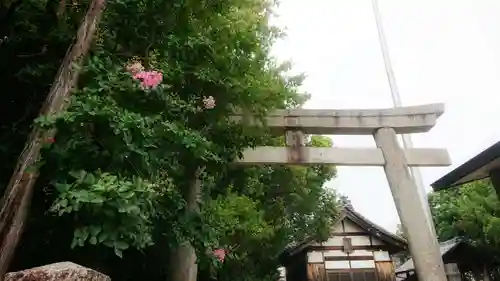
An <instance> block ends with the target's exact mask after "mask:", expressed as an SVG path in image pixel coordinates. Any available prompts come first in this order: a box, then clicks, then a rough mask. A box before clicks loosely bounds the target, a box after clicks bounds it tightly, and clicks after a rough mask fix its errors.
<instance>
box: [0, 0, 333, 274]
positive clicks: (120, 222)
mask: <svg viewBox="0 0 500 281" xmlns="http://www.w3.org/2000/svg"><path fill="white" fill-rule="evenodd" d="M50 3H52V1H45V2H44V1H34V0H24V1H23V5H21V6H20V7H19V8H18V9H17V10H16V13H15V14H14V15H13V17H12V19H13V20H12V21H11V22H10V23H9V25H8V26H7V27H5V30H6V34H8V37H9V38H11V40H10V41H8V42H7V43H6V45H5V46H4V45H2V48H5V50H8V52H3V51H2V52H0V61H1V62H2V63H5V64H6V65H12V68H9V72H8V75H6V76H2V77H0V79H2V80H1V81H2V82H4V85H9V87H10V88H16V89H17V90H18V91H16V92H15V93H12V95H11V96H9V97H8V98H6V99H7V101H8V102H9V103H8V104H12V102H11V100H16V99H18V98H20V97H22V98H23V100H22V101H18V103H19V104H20V106H19V108H21V109H23V110H24V109H25V108H26V110H27V112H28V114H26V115H25V116H24V115H23V114H19V115H17V116H12V117H11V121H10V122H9V123H8V124H9V125H8V126H5V127H2V133H1V139H2V140H6V141H10V142H9V143H8V145H5V144H4V143H2V145H4V146H3V147H2V149H1V151H2V159H11V160H12V159H13V158H14V157H13V156H12V154H14V153H13V152H12V151H16V150H15V149H13V148H16V145H17V142H19V139H22V137H23V136H24V137H25V136H26V135H25V133H24V132H26V131H27V129H26V128H29V126H30V125H31V122H30V121H31V119H32V118H33V117H34V116H35V115H36V113H33V109H32V108H37V107H36V106H33V104H32V103H36V102H39V101H40V100H42V98H40V95H41V94H40V92H44V91H45V90H46V89H47V86H48V85H47V82H46V81H47V77H46V76H47V75H49V74H50V77H53V75H54V74H55V70H57V68H58V67H59V63H60V59H61V58H62V57H63V56H64V52H65V50H66V48H67V46H68V42H70V41H71V38H72V36H73V35H74V25H75V22H78V21H79V20H80V19H81V17H82V11H84V10H85V9H84V8H85V7H86V4H88V3H87V2H86V1H81V2H72V3H71V4H69V3H68V5H66V9H67V10H66V13H65V16H64V17H63V18H62V19H60V20H56V21H50V20H49V19H51V16H52V14H50V13H44V11H45V10H46V9H47V7H50ZM272 5H273V3H271V2H268V1H265V0H231V1H229V2H228V1H224V2H221V1H201V2H200V1H187V2H186V1H166V0H139V1H138V0H124V1H115V2H111V3H109V6H108V8H107V13H106V15H105V17H104V18H103V24H102V26H101V28H100V29H99V32H98V35H99V36H98V40H97V42H96V47H95V48H93V49H92V54H91V56H90V58H89V59H88V60H86V63H85V65H84V67H83V68H82V76H81V78H80V80H79V83H78V86H77V91H76V92H75V95H74V98H73V99H72V102H71V104H72V106H71V107H70V108H69V109H68V110H67V111H65V112H63V113H61V114H54V115H47V116H41V117H40V118H38V119H37V122H36V126H38V128H40V129H41V130H52V129H57V130H58V135H57V136H56V137H55V139H50V140H47V142H46V143H45V144H44V148H43V154H42V156H43V157H42V161H41V162H40V163H38V165H39V166H40V167H41V177H40V179H39V182H38V184H37V187H36V188H35V200H34V204H33V206H32V209H33V212H32V214H33V215H32V216H31V217H30V218H29V221H28V230H27V233H26V235H25V236H24V238H23V243H22V245H21V251H20V253H19V254H18V256H17V258H16V264H15V267H21V266H22V267H27V266H32V265H36V264H39V263H48V262H54V261H60V260H62V259H65V260H67V259H71V260H74V261H76V262H80V263H82V264H84V265H89V266H91V267H93V268H96V269H99V270H102V271H104V272H106V273H109V274H110V275H112V276H113V277H115V279H118V280H136V279H138V278H143V279H148V280H164V279H165V278H166V276H167V275H169V274H168V271H170V272H172V266H171V267H170V268H169V264H171V260H170V261H169V258H170V255H169V254H168V253H169V252H170V251H173V250H175V249H177V248H178V247H179V246H180V245H181V244H183V243H189V244H190V245H192V246H194V248H195V250H196V252H197V258H198V263H199V266H200V270H202V271H203V272H204V273H207V274H203V275H202V276H200V278H201V279H203V278H205V277H213V278H215V277H218V278H219V280H226V279H227V280H229V279H231V280H257V279H258V280H271V279H273V278H274V275H275V274H276V267H277V262H276V259H275V258H276V256H277V254H278V253H279V251H281V249H282V248H283V247H284V246H285V245H287V244H288V243H290V242H293V241H298V240H301V239H303V238H304V237H310V236H312V235H314V236H317V237H319V238H323V239H324V238H325V236H326V234H327V233H328V229H329V223H331V221H332V220H333V219H334V216H335V214H336V206H337V201H336V195H335V193H334V192H332V191H329V190H326V189H323V188H322V185H323V184H324V183H325V182H326V181H328V180H330V179H332V178H333V177H334V176H335V169H334V168H333V167H329V166H324V165H323V166H322V165H319V166H313V167H247V168H242V167H240V168H235V167H234V166H232V165H230V163H231V162H232V161H233V160H234V159H235V158H236V157H237V156H239V155H240V153H241V151H242V150H243V149H245V148H247V147H252V146H255V145H261V144H276V145H279V144H281V145H282V144H283V138H280V137H276V136H272V135H271V134H269V133H268V132H266V130H262V129H255V128H252V127H248V126H246V124H245V123H241V124H240V123H233V122H232V121H231V120H230V118H229V116H230V115H231V114H232V113H233V112H234V110H235V109H238V110H244V111H247V112H249V113H254V114H256V115H260V116H263V115H265V113H266V112H268V111H269V110H272V109H276V108H286V107H296V106H299V105H300V104H301V103H302V102H303V101H304V99H305V97H306V96H305V95H302V94H299V91H298V87H299V86H300V83H301V79H300V78H301V77H294V76H291V75H289V74H288V72H287V70H288V69H287V68H286V67H285V66H286V65H285V66H283V65H280V64H278V63H277V62H276V61H275V60H274V59H273V58H272V57H270V48H271V45H272V43H273V42H274V40H275V39H276V38H277V37H278V36H279V35H280V31H279V30H277V29H275V28H274V27H272V26H270V25H269V24H268V17H269V15H270V12H271V11H270V8H271V7H272ZM33 23H39V24H40V26H41V27H40V28H39V29H38V30H37V29H36V28H35V27H33ZM42 27H44V28H42ZM2 28H4V27H3V26H2ZM40 46H42V47H43V46H46V47H45V49H44V48H42V50H41V51H40V50H38V49H37V48H40ZM44 50H45V51H44ZM26 53H28V54H30V56H29V57H23V56H22V55H25V54H26ZM31 55H34V56H31ZM27 81H29V83H28V82H27ZM44 93H45V92H44ZM14 94H15V95H14ZM33 97H37V98H36V99H35V98H33ZM27 105H29V106H27ZM4 106H5V105H4ZM23 106H24V107H23ZM30 108H31V109H30ZM21 112H23V111H21ZM13 115H15V114H13ZM26 116H27V117H26ZM19 120H22V121H23V122H21V123H19V122H17V121H19ZM20 124H21V125H23V126H21V129H22V130H19V127H20ZM2 126H3V125H2ZM16 140H17V141H16ZM309 145H312V146H330V145H331V141H330V140H329V139H328V138H321V137H313V138H311V139H310V141H309ZM19 152H20V151H19V149H18V150H17V153H19ZM4 155H5V156H8V157H5V158H4V157H3V156H4ZM12 162H13V161H12ZM1 165H2V175H3V174H8V173H7V172H5V171H7V170H10V172H11V170H12V164H10V166H8V165H6V162H3V161H2V163H1ZM3 178H4V177H2V179H3ZM197 180H198V181H199V185H197V187H199V191H197V192H194V193H193V192H192V191H193V186H194V185H193V183H195V182H196V181H197ZM193 194H194V195H195V196H192V195H193ZM192 198H194V201H195V202H198V203H200V207H201V210H200V212H196V210H194V211H193V210H191V208H187V207H188V206H187V201H189V199H192ZM47 210H49V211H50V212H48V213H47ZM70 245H71V246H72V247H73V249H71V248H70V247H69V246H70ZM56 248H57V250H56ZM216 249H217V250H219V249H222V250H224V253H227V257H226V258H225V260H224V262H221V261H220V260H218V259H217V258H216V257H215V256H214V255H213V254H212V253H213V250H216ZM119 257H122V258H119ZM219 257H220V256H219ZM174 269H175V267H174ZM217 275H218V276H217ZM145 276H148V278H145ZM149 277H150V278H149Z"/></svg>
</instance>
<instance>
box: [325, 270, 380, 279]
mask: <svg viewBox="0 0 500 281" xmlns="http://www.w3.org/2000/svg"><path fill="white" fill-rule="evenodd" d="M327 275H328V281H377V274H376V272H375V269H352V270H342V271H340V270H339V271H337V270H328V271H327Z"/></svg>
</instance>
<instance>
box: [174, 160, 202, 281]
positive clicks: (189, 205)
mask: <svg viewBox="0 0 500 281" xmlns="http://www.w3.org/2000/svg"><path fill="white" fill-rule="evenodd" d="M201 171H202V170H201V169H198V170H197V172H196V173H195V175H194V176H192V180H191V181H190V183H189V186H188V188H187V190H186V193H185V195H184V199H185V200H186V212H199V211H200V205H199V200H200V195H201V181H200V179H199V175H200V173H201ZM197 274H198V265H197V263H196V252H195V250H194V248H193V246H191V244H190V243H189V242H184V243H183V244H181V245H179V246H178V247H177V249H175V250H173V252H172V255H171V262H170V276H169V277H170V278H169V279H168V280H169V281H196V279H197Z"/></svg>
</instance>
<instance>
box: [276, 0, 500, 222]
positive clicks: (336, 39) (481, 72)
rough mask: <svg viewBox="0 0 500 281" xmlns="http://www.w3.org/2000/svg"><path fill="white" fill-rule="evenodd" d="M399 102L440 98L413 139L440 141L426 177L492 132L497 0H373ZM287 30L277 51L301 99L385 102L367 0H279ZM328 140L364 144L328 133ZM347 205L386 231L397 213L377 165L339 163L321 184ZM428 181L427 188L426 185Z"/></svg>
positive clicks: (333, 103) (499, 104) (499, 88)
mask: <svg viewBox="0 0 500 281" xmlns="http://www.w3.org/2000/svg"><path fill="white" fill-rule="evenodd" d="M379 7H380V11H381V13H382V21H383V23H384V30H385V33H386V37H387V41H388V45H389V48H390V52H391V59H392V62H393V67H394V71H395V73H396V79H397V81H398V86H399V90H400V94H401V97H402V100H403V104H404V105H417V104H426V103H434V102H444V103H445V105H446V111H445V114H444V115H443V116H442V117H441V118H440V119H439V120H438V125H437V126H436V127H435V128H434V129H433V130H432V131H431V132H429V133H427V134H421V135H415V136H414V137H413V140H414V144H415V146H419V147H444V148H447V149H448V151H449V153H450V155H451V158H452V161H453V166H452V167H450V168H424V169H422V170H421V171H422V174H423V178H424V182H425V184H426V186H428V185H430V184H431V183H432V182H434V181H435V180H437V179H438V178H439V177H440V176H442V175H444V174H445V173H446V172H447V171H449V170H451V169H452V168H454V167H456V166H457V165H459V164H461V163H463V162H465V161H466V160H468V159H469V158H470V157H472V156H474V155H475V154H477V153H479V152H480V151H482V150H483V149H485V148H486V147H488V146H489V145H491V144H493V143H495V142H496V141H498V140H500V126H499V125H498V123H499V121H500V113H497V111H498V110H499V109H500V17H499V16H498V11H500V1H498V0H419V1H415V0H413V1H408V0H379ZM277 12H278V14H279V18H278V19H277V22H278V24H279V25H281V26H286V29H287V33H288V36H287V38H286V39H284V40H283V41H281V42H279V43H278V44H276V46H275V49H274V52H275V54H276V56H278V57H279V58H281V59H291V60H292V62H293V64H294V70H295V71H298V72H304V73H305V74H306V75H307V77H308V78H307V80H306V81H305V85H304V90H305V91H307V92H309V93H310V94H312V98H311V101H310V102H309V104H308V105H307V107H308V108H385V107H392V101H391V96H390V90H389V85H388V82H387V77H386V74H385V71H384V63H383V58H382V54H381V51H380V47H379V42H378V37H377V29H376V25H375V19H374V17H373V10H372V5H371V0H308V1H304V0H281V4H280V7H279V9H278V10H277ZM334 142H335V144H336V145H337V146H357V147H359V146H374V142H373V140H372V139H371V137H352V136H351V137H348V136H336V137H334ZM328 186H333V187H335V188H336V189H337V190H338V191H340V192H341V193H343V194H345V195H347V196H348V197H349V198H350V199H351V201H352V203H353V205H354V207H355V208H356V210H358V211H359V212H361V213H362V214H363V215H365V216H367V217H368V218H370V219H371V220H373V221H374V222H375V223H378V224H380V225H381V226H383V227H386V228H387V229H388V230H391V231H395V230H396V225H397V223H398V222H399V219H398V215H397V213H396V209H395V207H394V203H393V200H392V196H391V193H390V190H389V187H388V185H387V182H386V179H385V175H384V173H383V170H382V168H354V167H340V168H339V177H338V178H337V179H336V180H335V181H333V182H331V183H329V184H328ZM428 189H429V190H430V187H428Z"/></svg>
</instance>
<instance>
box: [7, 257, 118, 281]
mask: <svg viewBox="0 0 500 281" xmlns="http://www.w3.org/2000/svg"><path fill="white" fill-rule="evenodd" d="M5 281H111V279H110V278H109V277H108V276H106V275H104V274H102V273H100V272H97V271H95V270H92V269H90V268H86V267H83V266H80V265H78V264H74V263H72V262H59V263H53V264H49V265H45V266H40V267H35V268H31V269H26V270H21V271H17V272H10V273H7V275H6V276H5Z"/></svg>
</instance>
